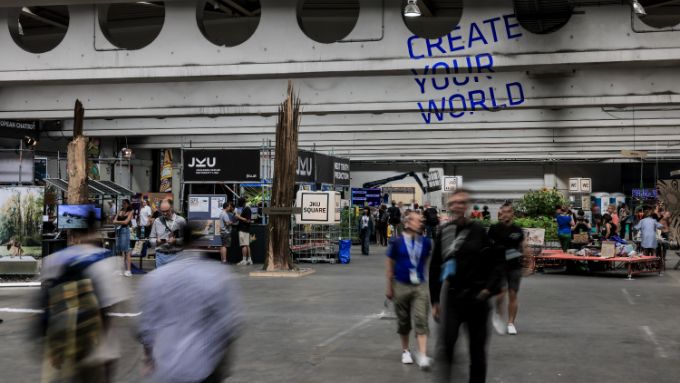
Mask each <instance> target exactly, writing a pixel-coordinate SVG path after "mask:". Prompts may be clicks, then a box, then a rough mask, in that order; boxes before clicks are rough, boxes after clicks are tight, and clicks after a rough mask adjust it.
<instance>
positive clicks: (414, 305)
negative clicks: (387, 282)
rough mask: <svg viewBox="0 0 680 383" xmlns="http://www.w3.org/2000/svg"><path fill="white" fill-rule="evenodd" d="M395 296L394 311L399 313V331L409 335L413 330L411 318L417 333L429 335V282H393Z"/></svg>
mask: <svg viewBox="0 0 680 383" xmlns="http://www.w3.org/2000/svg"><path fill="white" fill-rule="evenodd" d="M392 290H393V292H394V296H393V297H392V301H393V302H394V312H395V313H396V314H397V333H398V334H399V335H408V334H409V333H410V332H411V320H413V327H415V332H416V334H417V335H428V334H429V333H430V328H429V322H428V320H429V316H430V290H429V288H428V285H427V283H421V284H419V285H411V284H406V283H401V282H397V281H393V282H392Z"/></svg>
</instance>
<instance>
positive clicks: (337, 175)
mask: <svg viewBox="0 0 680 383" xmlns="http://www.w3.org/2000/svg"><path fill="white" fill-rule="evenodd" d="M314 159H315V160H316V164H315V168H316V169H315V171H316V182H318V183H323V184H335V185H339V186H345V185H349V160H348V159H346V158H338V157H331V156H327V155H325V154H320V153H315V155H314Z"/></svg>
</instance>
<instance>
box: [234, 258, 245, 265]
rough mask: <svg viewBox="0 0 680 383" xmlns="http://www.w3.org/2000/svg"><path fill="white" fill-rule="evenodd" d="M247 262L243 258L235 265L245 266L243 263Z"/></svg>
mask: <svg viewBox="0 0 680 383" xmlns="http://www.w3.org/2000/svg"><path fill="white" fill-rule="evenodd" d="M247 264H248V262H246V260H245V259H244V260H242V261H241V262H239V263H237V264H236V265H237V266H245V265H247Z"/></svg>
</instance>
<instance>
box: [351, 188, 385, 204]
mask: <svg viewBox="0 0 680 383" xmlns="http://www.w3.org/2000/svg"><path fill="white" fill-rule="evenodd" d="M380 202H381V199H380V189H379V188H375V189H362V188H352V206H370V207H378V206H380Z"/></svg>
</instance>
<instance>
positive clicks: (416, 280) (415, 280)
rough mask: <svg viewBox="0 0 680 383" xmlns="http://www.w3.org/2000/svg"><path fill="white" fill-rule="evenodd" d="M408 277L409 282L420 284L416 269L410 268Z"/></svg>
mask: <svg viewBox="0 0 680 383" xmlns="http://www.w3.org/2000/svg"><path fill="white" fill-rule="evenodd" d="M410 277H411V284H414V285H419V284H420V278H418V271H417V270H415V269H411V273H410Z"/></svg>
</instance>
